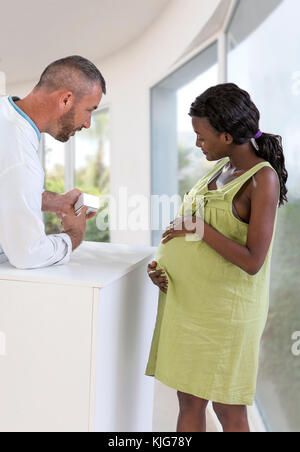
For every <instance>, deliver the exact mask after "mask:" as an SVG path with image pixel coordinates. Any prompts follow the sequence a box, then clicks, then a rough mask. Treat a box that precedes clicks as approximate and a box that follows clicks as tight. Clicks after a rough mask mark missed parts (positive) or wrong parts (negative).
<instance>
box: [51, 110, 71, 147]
mask: <svg viewBox="0 0 300 452" xmlns="http://www.w3.org/2000/svg"><path fill="white" fill-rule="evenodd" d="M74 116H75V113H74V107H72V108H71V110H70V111H69V112H68V113H66V114H64V115H63V116H61V118H59V120H58V127H59V130H58V132H57V134H56V136H55V138H56V140H58V141H62V142H63V143H65V142H66V141H68V140H69V138H70V134H71V133H72V132H75V130H76V129H75V122H74Z"/></svg>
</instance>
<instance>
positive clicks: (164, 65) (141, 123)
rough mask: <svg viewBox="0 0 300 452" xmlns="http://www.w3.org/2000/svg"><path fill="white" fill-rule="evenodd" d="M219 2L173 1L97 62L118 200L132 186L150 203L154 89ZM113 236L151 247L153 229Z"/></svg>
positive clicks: (16, 89)
mask: <svg viewBox="0 0 300 452" xmlns="http://www.w3.org/2000/svg"><path fill="white" fill-rule="evenodd" d="M219 3H220V0H171V1H170V4H169V6H168V7H167V8H166V9H165V10H164V11H163V13H162V14H161V15H160V16H159V17H158V19H157V20H156V21H155V22H154V23H153V24H152V26H151V27H150V28H148V30H147V31H146V32H145V33H144V34H143V35H142V36H141V37H140V38H139V39H138V40H136V41H134V42H133V43H132V44H131V45H130V46H128V47H126V48H125V49H123V50H122V51H121V52H119V53H117V54H115V55H112V56H111V57H110V58H108V59H106V60H104V61H101V62H98V63H97V62H96V63H97V65H98V67H99V69H100V70H101V72H102V73H103V75H104V77H105V78H106V80H107V89H108V94H107V96H106V97H105V98H104V99H103V103H105V104H108V105H109V107H110V113H111V123H110V129H111V194H112V195H113V196H114V197H115V199H116V200H117V201H118V189H119V187H126V188H127V190H128V196H131V195H142V196H145V197H146V198H148V200H150V194H151V173H150V169H151V168H150V88H151V87H152V86H153V85H155V84H156V83H157V82H158V81H160V80H161V79H162V78H164V76H166V75H167V74H168V73H169V72H170V70H171V68H172V65H174V64H175V62H176V61H177V60H178V58H180V56H181V55H182V54H183V53H184V51H185V49H186V48H187V47H188V46H189V45H190V43H191V42H192V41H193V39H194V38H195V37H196V35H197V34H198V33H199V31H200V30H201V29H202V28H203V26H204V25H205V24H206V23H207V21H208V20H209V19H210V17H211V16H212V14H213V13H214V11H215V9H216V7H217V6H218V4H219ZM112 30H113V27H112ZM99 45H101V44H99ZM103 45H105V44H103ZM59 57H60V55H58V58H59ZM34 83H36V81H33V82H28V83H24V84H23V85H22V86H20V85H19V86H10V85H8V89H7V91H8V92H9V93H10V94H12V95H18V96H21V97H22V96H24V95H26V94H27V93H28V92H30V91H31V89H32V87H33V85H34ZM132 210H133V209H129V212H130V211H132ZM111 238H112V242H113V243H129V244H137V245H149V244H150V241H151V231H150V228H149V227H148V228H147V230H145V231H112V233H111Z"/></svg>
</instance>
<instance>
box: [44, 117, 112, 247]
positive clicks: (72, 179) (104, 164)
mask: <svg viewBox="0 0 300 452" xmlns="http://www.w3.org/2000/svg"><path fill="white" fill-rule="evenodd" d="M42 160H43V161H44V169H45V190H49V191H52V192H55V193H65V192H67V191H69V190H71V189H72V188H74V187H76V188H79V189H80V190H82V191H83V192H85V193H88V194H91V195H95V196H98V197H100V196H103V195H105V196H106V195H108V194H109V191H110V186H109V181H110V141H109V110H108V109H103V110H100V111H97V112H95V113H94V114H93V115H92V121H91V127H90V128H89V129H83V130H82V131H81V132H80V133H77V134H76V135H75V137H74V138H71V139H70V140H69V141H68V142H67V143H61V142H59V141H57V140H55V139H54V138H52V137H51V136H50V135H47V134H44V135H43V143H42ZM102 208H107V205H106V204H105V205H104V206H102ZM106 223H108V222H106ZM45 225H46V233H47V234H57V233H60V232H61V220H60V219H59V218H58V217H57V216H56V214H54V213H50V212H46V213H45ZM84 240H86V241H93V242H109V241H110V234H109V230H105V231H100V230H99V229H98V228H97V216H96V217H94V218H93V219H91V220H88V221H87V227H86V234H85V237H84Z"/></svg>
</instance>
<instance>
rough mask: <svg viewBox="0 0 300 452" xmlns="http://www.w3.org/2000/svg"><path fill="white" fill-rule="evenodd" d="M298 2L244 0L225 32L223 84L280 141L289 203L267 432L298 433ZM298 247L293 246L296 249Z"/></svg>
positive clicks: (264, 395) (274, 298)
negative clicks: (240, 94)
mask: <svg viewBox="0 0 300 452" xmlns="http://www.w3.org/2000/svg"><path fill="white" fill-rule="evenodd" d="M299 15H300V2H299V0H283V1H282V0H264V1H263V2H262V1H261V0H241V1H240V2H239V3H238V7H237V9H236V11H235V14H234V16H233V19H232V22H231V24H230V27H229V30H228V81H229V82H234V83H237V84H238V85H239V86H241V87H242V88H244V89H246V90H247V91H249V93H251V95H252V97H253V100H254V101H255V103H256V104H257V106H258V108H259V109H260V112H261V127H260V128H261V130H264V131H266V132H270V133H276V134H279V135H281V136H282V137H283V142H284V153H285V157H286V167H287V170H288V173H289V179H288V184H287V185H288V190H289V192H288V199H289V203H288V204H287V205H285V206H284V207H281V208H280V209H279V213H278V225H277V234H276V237H275V243H274V250H273V260H272V271H271V289H270V313H269V320H268V323H267V327H266V330H265V334H264V337H263V341H262V352H261V360H260V372H259V380H258V392H257V402H258V405H259V407H260V410H261V412H262V413H263V415H264V419H265V422H266V425H267V426H268V428H269V430H270V431H285V432H289V431H299V427H300V410H299V407H300V378H299V377H300V358H299V357H295V356H294V355H293V354H292V351H291V347H292V341H291V337H292V334H293V333H294V332H295V331H299V330H300V309H299V293H300V278H299V261H300V247H299V246H298V243H299V224H300V188H299V180H300V153H299V142H300V129H299V117H300V108H299V104H300V90H299V81H300V63H299V59H298V60H297V56H298V55H299V54H300V30H299V24H298V18H299ZM295 244H297V245H296V246H295Z"/></svg>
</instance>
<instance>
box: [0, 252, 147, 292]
mask: <svg viewBox="0 0 300 452" xmlns="http://www.w3.org/2000/svg"><path fill="white" fill-rule="evenodd" d="M153 256H154V252H153V253H149V254H148V255H146V256H145V257H143V258H142V259H141V260H139V261H138V262H136V263H135V264H131V265H130V266H129V267H128V268H127V269H124V270H122V271H119V273H117V274H116V275H115V276H113V277H112V278H111V279H109V280H108V281H106V283H105V284H104V283H101V282H99V281H87V280H78V279H76V280H74V279H72V280H71V279H70V280H66V279H63V278H62V279H60V278H51V277H43V276H32V275H30V270H29V271H28V274H27V275H26V276H25V275H24V276H23V275H13V274H12V275H9V274H1V267H0V281H16V282H17V281H22V282H28V283H32V282H34V283H40V284H57V285H64V286H80V287H90V288H98V289H103V288H104V287H107V286H108V285H110V284H112V283H113V282H115V281H116V280H118V279H121V278H123V276H125V275H127V274H128V273H130V272H132V271H134V270H136V269H137V268H138V267H139V266H141V265H143V264H148V262H150V259H151V258H153ZM25 271H26V270H25ZM145 271H146V269H145Z"/></svg>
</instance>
